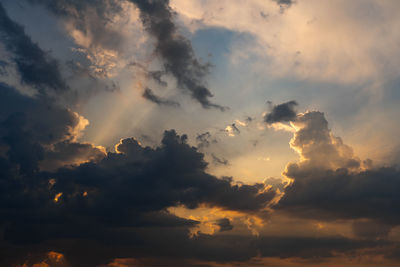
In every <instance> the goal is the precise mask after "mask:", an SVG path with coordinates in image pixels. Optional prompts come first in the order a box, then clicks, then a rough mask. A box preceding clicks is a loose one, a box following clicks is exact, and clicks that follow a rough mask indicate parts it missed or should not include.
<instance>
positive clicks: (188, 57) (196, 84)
mask: <svg viewBox="0 0 400 267" xmlns="http://www.w3.org/2000/svg"><path fill="white" fill-rule="evenodd" d="M130 1H131V2H132V3H134V4H135V5H136V6H137V7H138V9H139V10H140V16H141V19H142V22H143V25H144V26H145V28H146V30H147V31H148V32H149V34H150V35H152V36H153V37H154V38H155V40H156V47H155V52H156V53H157V54H158V55H159V56H160V57H161V59H162V60H163V61H164V68H165V71H166V72H167V73H170V74H172V75H173V76H174V77H175V78H176V80H177V83H178V86H179V87H180V88H181V89H183V90H185V91H187V92H189V93H190V95H191V96H192V97H193V98H194V99H195V100H197V101H198V102H199V103H200V104H201V105H202V106H203V107H204V108H217V109H220V110H222V111H224V110H225V108H224V107H222V106H220V105H217V104H214V103H212V102H210V100H209V98H211V97H212V96H213V95H212V93H211V92H210V90H209V89H208V88H207V87H206V85H205V81H204V79H205V76H206V75H207V74H208V72H209V67H210V66H209V65H208V64H202V63H201V62H200V61H199V60H198V59H197V58H196V57H195V54H194V51H193V48H192V45H191V43H190V41H189V40H187V39H186V38H185V37H183V36H182V35H180V34H179V33H178V30H177V27H176V25H175V23H174V21H173V11H172V10H171V8H170V6H169V1H168V0H155V1H150V0H130Z"/></svg>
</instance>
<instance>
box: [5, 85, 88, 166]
mask: <svg viewBox="0 0 400 267" xmlns="http://www.w3.org/2000/svg"><path fill="white" fill-rule="evenodd" d="M0 89H1V90H0V105H1V108H0V147H3V149H0V150H3V151H2V152H3V153H6V154H7V155H8V157H9V159H10V160H11V161H12V162H14V163H17V164H19V165H20V168H21V171H24V172H32V171H34V170H37V169H38V163H39V161H41V160H43V158H44V154H45V153H46V150H47V148H48V147H49V146H51V145H52V144H55V143H57V142H62V141H68V142H69V141H73V140H75V139H76V137H77V136H78V135H79V134H80V131H81V130H82V129H83V128H84V127H85V126H86V125H87V121H86V120H85V119H84V118H83V117H81V116H79V115H78V114H77V113H75V112H72V111H70V110H68V109H65V108H62V107H59V106H56V105H55V104H54V103H53V102H54V101H53V100H51V99H49V98H47V97H46V96H44V95H39V96H38V97H36V98H32V97H28V96H24V95H22V94H20V93H19V92H17V90H16V89H15V88H12V87H10V86H8V85H6V84H3V83H0ZM44 118H45V119H44Z"/></svg>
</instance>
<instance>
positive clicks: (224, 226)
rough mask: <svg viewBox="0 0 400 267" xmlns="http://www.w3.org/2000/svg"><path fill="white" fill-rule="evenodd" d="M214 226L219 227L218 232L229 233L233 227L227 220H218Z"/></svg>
mask: <svg viewBox="0 0 400 267" xmlns="http://www.w3.org/2000/svg"><path fill="white" fill-rule="evenodd" d="M215 224H216V225H218V226H219V231H220V232H224V231H230V230H232V229H233V225H232V224H231V221H230V220H229V219H228V218H222V219H219V220H218V221H217V222H216V223H215Z"/></svg>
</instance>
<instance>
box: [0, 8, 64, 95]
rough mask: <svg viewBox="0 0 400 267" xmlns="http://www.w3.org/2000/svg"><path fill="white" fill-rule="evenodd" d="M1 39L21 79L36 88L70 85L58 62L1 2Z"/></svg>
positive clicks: (58, 89)
mask: <svg viewBox="0 0 400 267" xmlns="http://www.w3.org/2000/svg"><path fill="white" fill-rule="evenodd" d="M0 41H1V42H2V43H3V44H4V46H5V48H6V50H8V51H9V52H10V53H11V58H12V60H13V62H15V64H16V67H17V70H18V72H19V74H20V76H21V81H22V82H23V83H25V84H28V85H31V86H33V87H35V88H36V89H40V90H42V91H43V90H44V88H47V89H52V90H55V91H65V90H67V89H68V86H67V84H66V82H65V81H64V79H63V78H62V75H61V73H60V71H59V66H58V62H57V61H56V60H55V59H53V58H51V57H50V55H49V54H48V53H46V52H44V51H43V50H42V49H41V48H40V47H39V46H38V45H37V44H36V43H34V42H33V41H32V40H31V38H30V37H29V36H27V35H26V33H25V31H24V28H23V27H22V26H20V25H19V24H17V23H15V22H14V21H12V20H11V19H10V18H9V17H8V15H7V13H6V11H5V9H4V7H3V5H2V4H1V3H0Z"/></svg>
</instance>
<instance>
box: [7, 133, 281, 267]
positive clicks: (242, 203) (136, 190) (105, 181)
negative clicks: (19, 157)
mask: <svg viewBox="0 0 400 267" xmlns="http://www.w3.org/2000/svg"><path fill="white" fill-rule="evenodd" d="M186 140H187V137H186V136H185V135H183V136H179V135H177V134H176V133H175V131H173V130H172V131H166V132H165V134H164V138H163V140H162V144H161V146H159V147H156V148H150V147H143V146H141V145H140V144H139V143H138V142H137V141H136V140H135V139H133V138H128V139H123V140H121V142H120V143H119V144H118V145H117V146H116V153H111V152H109V153H108V154H107V155H106V156H105V157H103V158H102V159H97V161H90V162H87V163H83V164H81V165H79V166H68V168H60V169H58V170H56V171H48V172H42V171H39V170H38V169H34V170H31V171H30V172H29V175H30V176H31V177H32V178H34V179H33V180H32V181H30V180H29V179H28V180H27V179H25V178H23V176H21V175H22V174H19V173H18V171H15V170H17V168H16V167H17V166H18V165H19V163H20V162H19V161H14V160H11V159H12V158H11V157H1V158H0V165H1V168H0V171H1V175H0V177H1V184H2V185H4V186H2V189H1V192H0V193H1V194H0V195H1V197H0V198H1V203H6V205H5V206H4V207H3V208H2V209H1V216H0V217H1V219H0V222H1V223H2V224H4V225H6V227H5V229H4V242H5V244H6V245H5V247H6V248H9V246H10V245H13V246H20V248H21V254H19V255H18V257H19V258H20V259H23V258H24V256H26V255H27V254H28V252H32V251H31V249H33V247H36V249H37V250H38V251H42V253H45V252H47V248H48V246H49V244H52V245H51V247H52V248H54V249H55V250H56V251H58V252H61V253H63V254H64V255H65V258H66V260H68V261H69V262H71V264H72V265H73V266H78V265H84V266H97V265H99V264H101V263H102V264H105V263H108V262H109V261H111V260H113V259H114V258H118V257H119V256H121V257H128V256H130V257H140V256H146V255H152V256H157V257H162V256H163V255H164V254H163V253H154V252H153V251H154V249H155V250H156V251H157V250H158V248H160V249H161V248H164V249H166V248H167V243H166V242H167V240H170V241H168V242H172V240H174V242H177V243H176V244H178V245H180V246H182V247H184V246H185V244H187V243H188V244H190V246H198V245H197V241H196V242H195V241H191V240H190V239H189V232H190V231H189V229H190V228H191V227H193V226H195V225H196V224H197V223H198V222H196V221H193V220H188V219H183V218H178V217H177V216H175V215H173V214H170V213H169V212H167V211H166V209H167V208H168V207H173V206H178V205H184V206H186V207H188V208H190V209H194V208H196V207H198V206H200V205H206V206H210V207H220V208H222V209H226V210H234V211H240V212H243V213H246V212H249V213H257V212H259V211H261V210H263V209H264V208H265V207H266V206H267V205H268V204H269V202H270V201H271V200H272V199H273V198H274V197H275V192H274V191H272V190H268V189H267V188H266V186H265V185H264V184H254V185H247V184H241V185H237V184H234V183H233V181H232V179H229V178H224V179H218V178H217V177H215V176H212V175H210V174H208V173H206V171H205V170H206V167H207V163H206V162H205V161H204V159H203V154H201V153H199V152H198V151H197V150H196V149H195V148H193V147H191V146H189V145H188V144H187V142H186ZM21 145H24V143H23V144H21ZM41 147H42V148H43V146H41ZM88 148H89V149H92V147H89V146H88V145H84V144H76V143H59V144H56V145H54V149H53V150H52V151H49V152H47V153H44V154H42V158H40V159H43V157H46V156H49V157H51V158H50V159H49V160H57V158H55V159H54V157H57V156H58V157H59V158H61V159H62V160H65V157H68V156H69V155H70V154H73V153H75V152H77V153H81V152H82V150H83V151H86V149H88ZM25 149H29V151H30V150H31V149H30V148H27V147H25ZM24 151H25V150H24ZM24 153H25V154H26V151H25V152H24ZM60 154H61V155H62V156H61V155H60ZM8 155H10V154H8ZM52 158H53V159H52ZM89 158H90V157H89ZM25 160H28V159H25ZM34 163H35V164H36V161H35V162H34ZM15 181H17V182H16V183H15ZM6 192H8V193H7V194H6ZM38 196H40V197H38ZM94 226H95V227H94ZM224 227H225V228H226V227H227V226H226V225H225V226H224ZM60 229H62V231H60ZM123 229H126V230H123ZM165 229H169V230H168V231H167V232H168V234H167V235H166V234H165V233H164V234H162V232H165ZM160 231H161V232H160ZM78 240H79V241H78ZM100 240H103V241H100ZM143 240H147V241H145V243H143ZM77 242H79V245H77ZM7 244H8V245H7ZM30 244H32V245H30ZM89 244H90V245H89ZM107 244H112V246H113V247H114V248H115V249H111V250H109V251H108V252H107V253H104V250H105V249H106V247H107V246H108V245H107ZM206 245H207V246H208V244H206ZM206 245H204V246H206ZM23 248H25V249H26V250H24V249H23ZM135 248H136V249H135ZM138 249H139V250H138ZM164 249H161V250H159V251H163V250H164ZM106 250H108V249H106ZM135 251H136V252H135ZM176 253H177V252H175V253H174V254H175V255H176ZM99 254H101V256H99ZM178 255H181V254H180V253H178ZM178 255H177V257H182V256H178ZM10 257H11V256H10ZM207 257H211V258H212V256H206V257H205V258H207Z"/></svg>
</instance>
